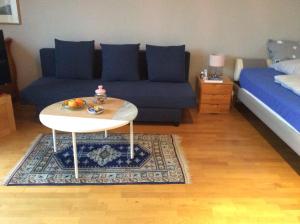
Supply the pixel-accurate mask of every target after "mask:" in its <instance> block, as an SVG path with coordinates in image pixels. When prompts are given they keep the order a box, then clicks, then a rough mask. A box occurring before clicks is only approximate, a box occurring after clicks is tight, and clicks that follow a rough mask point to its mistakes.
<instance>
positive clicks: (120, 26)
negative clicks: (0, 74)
mask: <svg viewBox="0 0 300 224" xmlns="http://www.w3.org/2000/svg"><path fill="white" fill-rule="evenodd" d="M20 8H21V17H22V25H0V29H3V30H4V33H5V36H7V37H8V36H10V37H12V38H13V39H14V40H15V45H14V48H13V51H14V55H15V59H16V64H17V69H18V73H19V86H20V87H21V88H23V87H25V86H26V85H28V84H29V83H30V82H31V81H32V80H34V79H36V78H38V77H39V75H40V73H41V72H40V65H39V59H38V50H39V49H40V48H43V47H53V46H54V38H60V39H64V40H92V39H94V40H96V43H97V44H98V43H99V42H104V43H137V42H138V43H141V44H142V48H144V44H145V43H150V44H161V45H172V44H186V46H187V49H188V50H190V51H191V53H192V60H191V82H192V83H194V81H195V76H196V74H198V72H199V70H200V69H202V68H203V66H205V65H206V64H207V59H208V54H209V53H217V52H221V53H224V54H226V55H227V56H228V60H227V63H226V69H225V71H226V73H227V74H228V75H232V69H233V59H234V57H237V56H242V57H265V56H266V50H265V43H266V41H267V39H268V38H279V39H294V40H300V13H299V12H300V1H299V0H20Z"/></svg>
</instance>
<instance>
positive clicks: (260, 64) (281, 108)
mask: <svg viewBox="0 0 300 224" xmlns="http://www.w3.org/2000/svg"><path fill="white" fill-rule="evenodd" d="M269 63H270V62H269V61H267V60H263V59H262V60H249V59H248V60H247V59H237V61H236V67H235V73H234V79H235V81H236V83H237V85H236V90H237V99H238V101H240V102H242V103H243V104H244V105H245V106H247V107H248V108H249V109H250V110H251V111H252V112H253V113H254V114H255V115H256V116H257V117H258V118H259V119H260V120H262V121H263V122H264V123H265V124H266V125H267V126H268V127H269V128H270V129H271V130H272V131H273V132H274V133H276V134H277V135H278V136H279V137H280V138H281V139H282V140H283V141H284V142H286V144H287V145H289V146H290V147H291V148H292V149H293V150H294V151H295V152H296V153H297V154H298V155H300V96H297V95H296V94H294V93H293V92H292V91H290V90H288V89H286V88H284V87H282V86H281V85H280V84H278V83H275V82H274V76H275V75H281V74H282V73H280V72H278V71H276V70H274V69H272V68H269V67H268V64H269Z"/></svg>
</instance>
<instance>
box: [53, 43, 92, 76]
mask: <svg viewBox="0 0 300 224" xmlns="http://www.w3.org/2000/svg"><path fill="white" fill-rule="evenodd" d="M94 51H95V44H94V41H80V42H73V41H62V40H57V39H55V65H56V77H57V78H65V79H92V78H93V75H94V55H95V52H94Z"/></svg>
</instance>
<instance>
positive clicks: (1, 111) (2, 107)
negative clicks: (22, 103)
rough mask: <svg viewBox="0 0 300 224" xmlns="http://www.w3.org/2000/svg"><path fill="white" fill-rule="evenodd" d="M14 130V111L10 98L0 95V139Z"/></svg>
mask: <svg viewBox="0 0 300 224" xmlns="http://www.w3.org/2000/svg"><path fill="white" fill-rule="evenodd" d="M15 130H16V124H15V117H14V111H13V107H12V102H11V96H10V95H8V94H1V95H0V137H2V136H4V135H7V134H9V133H10V132H12V131H15Z"/></svg>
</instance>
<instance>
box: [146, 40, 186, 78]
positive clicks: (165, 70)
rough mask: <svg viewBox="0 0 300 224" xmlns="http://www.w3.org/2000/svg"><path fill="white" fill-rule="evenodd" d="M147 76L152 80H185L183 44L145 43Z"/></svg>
mask: <svg viewBox="0 0 300 224" xmlns="http://www.w3.org/2000/svg"><path fill="white" fill-rule="evenodd" d="M146 57H147V65H148V78H149V80H150V81H153V82H185V45H182V46H166V47H164V46H153V45H146Z"/></svg>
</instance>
